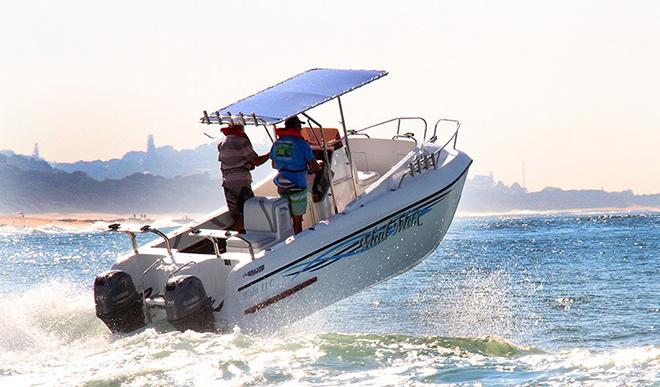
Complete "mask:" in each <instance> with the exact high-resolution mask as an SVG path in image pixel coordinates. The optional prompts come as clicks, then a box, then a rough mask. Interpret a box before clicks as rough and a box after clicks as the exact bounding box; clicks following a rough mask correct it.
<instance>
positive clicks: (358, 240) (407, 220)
mask: <svg viewBox="0 0 660 387" xmlns="http://www.w3.org/2000/svg"><path fill="white" fill-rule="evenodd" d="M447 194H448V193H445V194H444V195H442V196H440V197H438V198H436V199H435V200H433V201H431V202H430V203H426V204H424V205H421V206H419V207H417V208H413V209H410V210H408V211H405V212H403V213H402V214H399V215H396V214H395V215H394V216H390V217H387V218H385V219H383V220H381V221H380V223H379V224H378V225H376V226H375V227H373V228H372V229H371V230H368V231H366V232H363V233H361V234H358V235H356V236H354V237H352V238H350V239H349V240H347V241H345V242H342V243H339V244H338V245H335V246H334V247H332V248H330V249H329V250H328V251H327V252H326V253H324V254H321V255H319V256H318V257H316V258H314V259H312V260H310V261H309V262H304V263H299V264H297V265H294V266H292V267H290V268H288V269H287V270H286V271H285V273H286V274H284V276H285V277H289V276H294V278H295V276H297V275H298V274H300V273H304V272H315V271H318V270H320V269H322V268H324V267H326V266H329V265H331V264H333V263H335V262H337V261H339V260H342V259H344V258H348V257H351V256H354V255H356V254H360V253H364V252H366V251H368V250H370V249H372V248H374V247H376V246H378V245H379V244H381V243H382V242H384V241H385V240H387V239H388V238H391V237H393V236H395V235H397V234H399V233H402V232H404V231H406V230H408V229H411V228H413V227H420V226H422V225H423V223H422V220H423V219H422V217H423V216H424V215H426V214H427V213H428V212H429V211H431V209H432V207H433V206H435V205H436V204H438V203H439V202H440V201H442V199H443V198H444V197H445V196H446V195H447Z"/></svg>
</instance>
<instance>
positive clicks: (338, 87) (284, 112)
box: [201, 69, 387, 125]
mask: <svg viewBox="0 0 660 387" xmlns="http://www.w3.org/2000/svg"><path fill="white" fill-rule="evenodd" d="M385 75H387V72H386V71H382V70H336V69H312V70H308V71H305V72H304V73H302V74H298V75H296V76H295V77H293V78H289V79H287V80H286V81H284V82H281V83H278V84H276V85H274V86H271V87H269V88H267V89H265V90H262V91H260V92H258V93H257V94H254V95H251V96H249V97H247V98H244V99H242V100H240V101H238V102H235V103H233V104H231V105H229V106H226V107H223V108H222V109H219V110H217V111H213V112H211V113H209V116H208V120H207V117H202V118H201V122H203V123H218V117H217V116H218V115H219V116H220V121H221V122H220V123H223V124H228V123H230V119H229V117H231V116H237V115H239V113H242V114H243V115H244V116H245V120H246V123H248V124H251V125H254V124H259V125H261V124H265V125H272V124H277V123H280V122H282V121H284V120H286V119H287V118H289V117H291V116H295V115H297V114H300V113H302V112H304V111H307V110H309V109H311V108H313V107H316V106H318V105H321V104H323V103H325V102H327V101H330V100H332V99H334V98H337V97H339V96H341V95H343V94H346V93H348V92H349V91H352V90H355V89H357V88H359V87H361V86H364V85H366V84H367V83H370V82H372V81H375V80H376V79H378V78H381V77H384V76H385ZM253 113H254V116H256V117H257V121H258V122H256V123H255V122H254V119H253V116H252V114H253Z"/></svg>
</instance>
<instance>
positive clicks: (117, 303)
mask: <svg viewBox="0 0 660 387" xmlns="http://www.w3.org/2000/svg"><path fill="white" fill-rule="evenodd" d="M94 302H95V303H96V316H97V317H98V318H100V319H101V320H103V322H104V323H105V325H107V326H108V328H110V330H111V331H112V332H113V333H128V332H131V331H134V330H136V329H138V328H141V327H143V326H145V322H144V313H143V312H142V297H140V295H139V294H138V292H137V290H135V285H134V284H133V280H132V279H131V276H130V275H128V273H125V272H123V271H120V270H110V271H107V272H105V273H101V274H99V275H97V276H96V279H95V280H94Z"/></svg>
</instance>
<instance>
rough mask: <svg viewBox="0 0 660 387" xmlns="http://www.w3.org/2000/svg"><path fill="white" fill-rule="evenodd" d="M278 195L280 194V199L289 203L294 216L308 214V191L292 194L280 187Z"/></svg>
mask: <svg viewBox="0 0 660 387" xmlns="http://www.w3.org/2000/svg"><path fill="white" fill-rule="evenodd" d="M277 193H278V194H280V197H282V198H285V199H287V200H288V201H289V207H290V209H291V214H292V215H296V216H299V215H305V212H307V189H304V190H302V191H298V192H291V191H289V190H285V189H282V188H280V187H278V188H277Z"/></svg>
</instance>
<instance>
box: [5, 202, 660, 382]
mask: <svg viewBox="0 0 660 387" xmlns="http://www.w3.org/2000/svg"><path fill="white" fill-rule="evenodd" d="M141 238H142V239H141V241H140V242H141V243H144V242H146V241H147V240H149V239H151V238H150V237H148V236H146V237H145V236H141ZM129 250H130V243H129V240H128V238H127V237H126V236H124V235H118V234H110V233H102V232H89V233H83V232H52V231H51V232H42V231H37V230H33V231H26V232H8V233H5V234H3V235H2V236H0V294H1V295H3V297H4V298H6V299H7V298H8V299H12V300H23V301H25V300H26V299H27V300H28V302H31V301H29V300H30V295H31V294H32V293H31V292H34V290H33V289H35V288H40V287H41V288H42V287H43V286H47V287H52V288H53V292H57V291H59V290H61V289H62V288H60V287H58V286H57V284H58V283H63V284H67V286H74V287H75V288H76V289H81V290H80V293H81V294H80V297H81V300H82V301H81V302H82V303H83V304H85V306H82V307H81V310H80V311H79V313H81V314H82V315H83V316H84V318H85V319H86V320H85V321H89V322H86V323H85V324H91V323H92V321H95V319H94V317H93V313H94V311H93V303H92V302H91V297H92V291H91V289H92V284H93V279H94V276H95V275H96V274H97V273H99V272H101V271H104V270H107V269H108V268H109V267H110V266H111V264H112V263H113V262H114V261H115V260H116V257H117V254H118V252H119V253H121V252H127V251H129ZM35 294H36V293H35ZM38 294H39V296H38V297H43V292H40V293H38ZM69 296H70V295H69ZM34 297H37V296H34ZM87 299H89V301H90V302H89V303H86V302H87V301H86V300H87ZM23 301H21V302H23ZM12 302H13V301H12ZM33 302H36V301H33ZM53 302H58V301H57V299H56V298H55V299H54V301H53ZM14 304H15V303H13V304H12V305H14ZM16 308H17V310H18V311H20V308H21V306H20V305H19V306H16ZM16 313H19V312H16ZM21 313H22V312H21ZM34 313H36V314H39V313H40V312H34ZM34 313H32V312H31V314H30V316H32V317H30V318H33V317H34V316H33V314H34ZM16 316H23V314H17V315H16ZM10 317H11V316H10ZM4 318H5V319H6V321H8V322H7V323H6V324H7V325H8V326H15V325H16V324H17V322H16V321H21V318H22V317H20V318H19V317H16V318H15V319H14V320H7V318H8V317H6V316H5V317H4ZM46 318H52V319H57V318H62V316H59V317H58V315H57V314H55V315H53V316H50V315H49V317H44V316H41V317H39V318H37V319H36V320H38V321H41V320H44V319H46ZM67 318H68V317H67ZM1 322H2V320H0V326H2V324H1ZM26 324H27V323H26ZM94 324H96V322H94ZM51 325H52V324H51ZM659 326H660V214H658V213H621V214H586V215H575V214H569V215H551V216H550V215H543V216H539V215H528V216H500V217H463V218H461V217H459V218H456V219H455V220H454V223H453V224H452V226H451V228H450V230H449V233H448V234H447V236H446V238H445V240H444V241H443V242H442V244H441V245H440V246H439V247H438V249H437V250H436V251H435V252H433V253H432V254H431V255H430V256H429V257H427V259H426V260H425V261H423V262H422V263H421V264H420V265H418V266H417V267H415V268H414V269H412V270H411V271H409V272H407V273H405V274H403V275H400V276H398V277H395V278H393V279H390V280H388V281H386V282H384V283H382V284H380V285H378V286H375V287H373V288H370V289H367V290H365V291H363V292H362V293H359V294H357V295H355V296H353V297H351V298H349V299H346V300H343V301H341V302H339V303H337V304H335V305H333V306H331V307H328V308H326V309H324V310H322V311H321V312H319V313H317V314H315V315H314V316H312V317H310V318H309V319H306V320H303V321H302V322H300V323H299V324H297V325H296V326H294V327H293V328H291V329H292V330H294V331H304V332H306V333H307V334H309V335H311V336H305V338H304V339H298V341H295V344H292V343H291V340H292V339H290V340H284V341H283V342H282V343H281V347H277V348H278V349H277V350H279V351H281V352H282V353H289V352H290V356H292V357H294V358H296V359H297V361H298V362H299V363H295V362H294V363H291V362H292V361H293V360H288V361H287V363H286V364H287V365H286V366H282V367H283V368H277V369H276V371H273V369H271V368H267V369H266V368H264V369H265V370H266V371H263V372H262V373H261V371H259V372H257V371H255V369H256V368H255V367H256V366H255V365H254V364H256V363H255V362H256V360H255V359H257V358H258V359H261V357H262V356H270V355H267V354H266V353H261V352H259V351H258V350H256V349H254V348H252V347H250V344H249V342H250V341H249V340H252V339H249V338H244V337H241V338H240V339H239V338H233V339H231V340H234V341H232V342H231V343H230V344H226V343H225V344H226V345H228V346H229V347H228V348H230V349H231V350H230V352H231V351H236V353H239V354H242V355H236V356H238V357H240V356H246V357H247V358H249V359H250V361H247V360H240V361H239V360H236V359H234V360H231V361H230V363H224V360H218V357H217V356H220V355H217V354H216V353H215V352H214V351H213V350H212V349H211V347H208V346H207V344H204V343H208V342H209V341H208V340H224V339H209V338H206V339H204V340H201V339H200V341H199V342H197V341H195V343H196V344H190V343H189V342H188V341H186V343H187V344H186V345H188V346H191V348H193V347H194V348H195V352H194V353H195V354H197V355H192V356H193V357H194V356H199V358H198V361H197V363H198V365H197V366H194V368H188V369H186V368H185V367H183V368H182V370H181V371H180V374H177V373H176V372H175V373H172V372H174V371H172V372H169V371H166V370H161V371H158V372H156V371H154V372H152V373H150V372H149V371H145V372H146V373H145V372H142V373H138V372H137V371H128V370H126V369H124V371H125V373H124V374H122V375H121V376H116V375H115V376H113V375H110V376H108V375H100V374H99V372H100V371H98V369H96V368H94V370H93V371H92V370H91V369H90V370H82V371H81V370H79V369H77V368H76V369H75V371H74V370H73V369H68V367H67V364H70V361H69V363H64V365H60V367H61V368H58V369H63V370H65V371H63V372H64V374H63V375H64V376H63V378H64V377H66V378H69V377H71V375H72V374H75V375H78V376H79V379H77V380H78V381H82V382H80V383H82V384H86V383H88V382H90V381H99V380H100V381H102V382H103V383H106V382H107V383H115V382H117V381H119V384H136V385H143V384H159V381H164V382H165V383H164V384H167V383H173V384H191V383H192V384H197V383H198V382H199V380H198V379H189V378H188V379H187V377H189V374H191V369H194V370H195V372H201V371H200V369H201V368H198V367H201V366H199V364H200V362H202V363H203V361H202V360H203V359H206V358H209V359H213V360H212V363H213V362H215V363H213V364H216V365H215V366H210V367H211V369H213V370H214V372H216V373H218V374H217V375H220V376H217V375H216V376H211V377H210V378H211V380H218V378H222V380H225V381H227V380H231V381H233V382H237V384H241V383H247V384H250V383H252V384H261V383H259V381H262V382H263V383H266V384H270V383H274V384H277V383H280V382H296V383H311V384H316V383H321V384H329V385H333V384H336V383H339V382H340V381H344V380H345V379H344V378H348V379H346V380H348V381H352V382H353V383H358V384H359V383H365V384H376V385H388V382H387V381H386V380H395V381H396V380H399V381H401V382H402V383H412V384H417V383H420V384H427V383H428V384H435V383H468V384H469V383H477V382H479V383H486V384H558V385H564V384H582V383H588V384H600V383H609V384H614V385H616V384H624V383H630V384H640V383H641V384H654V383H660V376H659V375H658V372H659V371H658V370H659V369H660V332H658V327H659ZM95 327H96V328H94V329H96V332H97V334H96V335H93V336H92V337H93V338H94V339H99V337H100V336H98V335H104V336H102V337H110V336H106V335H109V334H108V333H106V332H105V327H104V326H102V325H101V324H99V325H98V326H95ZM5 328H6V327H5ZM28 328H29V329H28ZM58 329H64V328H58ZM77 329H79V330H80V329H82V328H81V327H78V328H77ZM28 331H29V332H32V330H31V328H30V327H23V328H21V329H20V330H18V331H16V332H18V333H13V335H14V336H16V335H21V334H25V335H27V333H25V332H28ZM58 332H59V333H58V334H57V337H59V338H60V339H61V337H62V336H63V335H64V336H66V340H64V342H65V343H68V344H66V345H73V344H72V343H75V342H76V339H75V334H71V333H70V332H69V333H66V334H64V333H62V332H63V331H58ZM100 332H103V333H100ZM146 334H147V333H144V335H146ZM170 334H171V335H177V334H179V333H178V332H173V333H170ZM30 335H31V336H30V338H32V336H34V334H33V333H30ZM181 335H182V336H176V337H177V339H176V340H193V339H192V338H191V336H189V335H188V336H186V334H181ZM49 337H53V336H52V335H51V336H49ZM159 337H162V336H153V337H152V336H149V337H143V340H144V341H143V343H142V344H143V345H145V346H150V345H151V346H155V345H169V343H171V342H172V341H171V340H172V337H170V338H169V339H168V340H169V341H167V343H168V344H164V342H162V341H161V339H160V338H159ZM10 339H11V338H9V339H8V338H7V337H5V338H4V339H2V340H0V344H2V345H3V346H4V347H2V348H3V350H4V351H5V353H13V352H11V351H18V349H17V347H19V346H17V345H14V344H15V343H14V342H15V341H16V340H13V341H12V340H10ZM87 339H90V338H89V337H88V338H87ZM197 339H198V338H194V340H197ZM3 340H4V341H3ZM104 340H111V341H109V342H108V343H109V344H107V345H108V346H112V345H114V346H117V345H119V344H117V342H112V340H115V339H111V338H106V339H104ZM127 340H128V339H127ZM176 340H175V341H176ZM236 340H238V341H236ZM455 340H458V341H455ZM466 340H467V341H466ZM472 340H477V341H472ZM493 340H495V341H493ZM499 340H503V341H499ZM491 342H495V343H505V344H506V345H504V344H502V345H504V346H496V347H490V346H489V345H490V344H489V343H491ZM246 343H248V344H246ZM225 344H222V345H225ZM66 345H65V346H66ZM125 345H126V348H128V346H129V345H133V343H132V342H130V343H129V342H126V343H125ZM178 345H181V343H180V342H179V344H178ZM195 345H203V346H204V349H203V350H200V349H199V347H195ZM218 345H221V344H218ZM255 345H256V344H255ZM264 345H265V344H264V343H261V344H259V348H261V347H262V346H264ZM271 345H274V344H272V342H271ZM278 345H280V344H278ZM61 348H62V347H58V349H49V350H50V351H51V352H50V355H49V356H50V357H51V358H52V357H58V356H61V357H62V358H63V359H66V356H64V355H63V354H62V353H61V352H60V351H61V350H62V349H61ZM108 348H110V347H108ZM245 348H251V351H252V352H249V354H245V353H244V352H241V351H245ZM393 348H398V349H393ZM452 348H453V349H452ZM455 348H459V349H460V351H458V352H451V353H452V355H445V352H446V351H454V350H455ZM493 348H495V349H493ZM512 348H513V349H512ZM42 350H43V349H42ZM271 350H274V349H272V348H271V349H269V351H271ZM305 350H309V351H312V352H314V351H318V352H319V353H322V355H319V356H320V357H314V356H311V355H310V356H311V357H310V358H309V359H307V358H304V356H303V359H302V360H301V358H298V357H297V356H299V354H300V353H301V351H305ZM172 351H174V352H172V353H175V350H172ZM255 351H256V352H255ZM287 351H289V352H287ZM390 351H392V352H390ZM411 351H413V352H411ZM493 351H494V352H493ZM507 351H509V352H510V351H513V353H517V355H516V354H514V355H510V353H509V352H507ZM517 351H522V352H520V353H519V352H517ZM537 351H538V353H542V354H544V355H536V354H537ZM585 351H586V352H585ZM161 352H162V350H161ZM500 352H502V353H500ZM16 353H17V354H16V355H12V356H15V357H4V358H2V357H0V360H1V361H3V362H5V363H6V364H10V365H5V367H6V369H4V370H3V368H2V367H1V366H0V381H1V380H2V375H5V377H9V378H19V377H23V376H25V375H28V376H29V375H41V374H43V375H46V374H49V372H51V369H49V368H48V367H49V366H48V365H44V363H38V364H37V363H36V362H35V363H34V364H32V366H31V368H30V367H28V369H22V368H21V367H26V366H25V363H30V361H29V360H27V359H29V358H27V357H26V358H21V355H20V354H18V352H16ZM127 353H128V352H127ZM163 353H165V352H163ZM167 353H169V352H167ZM269 353H270V352H269ZM411 353H414V356H412V355H410V354H411ZM462 354H463V355H462ZM6 356H9V355H6ZM122 356H123V357H122ZM127 356H128V355H126V354H123V355H121V356H120V357H119V359H127ZM160 356H164V357H166V355H160ZM222 356H224V355H222ZM445 356H446V357H445ZM484 356H485V357H484ZM501 356H504V357H501ZM510 356H513V358H511V357H510ZM538 356H541V357H540V358H539V357H538ZM637 356H640V357H639V358H637ZM269 359H270V358H269ZM539 359H540V360H539ZM630 359H632V360H630ZM63 361H64V360H63ZM104 361H105V360H104ZM237 361H238V363H236V364H238V365H236V364H234V363H231V362H237ZM241 361H245V364H243V363H241ZM628 361H630V362H631V363H630V364H628V363H627V362H628ZM13 362H15V363H16V364H22V365H21V366H18V365H16V366H11V364H13ZM269 362H275V363H276V361H274V360H272V359H270V360H268V361H263V363H264V364H266V363H269ZM624 363H625V364H624ZM217 364H221V365H220V366H218V365H217ZM227 364H229V365H227ZM259 364H261V363H259ZM292 364H293V365H292ZM295 364H298V365H297V366H296V365H295ZM402 364H403V365H402ZM190 367H193V366H190ZM232 367H233V368H232ZM236 367H237V368H236ZM300 370H305V374H304V375H303V376H299V375H298V374H297V373H296V372H297V371H300ZM374 370H376V371H378V372H384V371H382V370H386V371H387V372H392V375H393V376H391V378H390V379H386V380H384V381H382V383H381V381H380V379H378V377H377V374H374V373H373V372H375V371H374ZM379 370H380V371H379ZM206 371H208V370H207V369H206V368H204V372H206ZM195 372H192V374H195ZM256 374H258V376H255V375H256ZM353 374H354V376H353V379H351V377H350V375H353ZM20 375H23V376H20ZM127 375H129V376H127ZM145 375H146V376H145ZM346 375H349V376H346ZM28 376H25V377H28ZM35 377H36V376H35ZM236 378H238V379H236ZM245 378H247V379H245ZM251 378H252V379H251ZM392 378H393V379H392ZM397 378H400V379H397ZM9 380H12V381H16V380H23V379H9ZM25 380H28V382H29V381H30V380H33V379H30V378H29V377H28V379H25ZM34 380H40V379H39V378H38V377H36V379H34ZM56 380H60V381H61V380H62V379H56ZM67 380H68V379H67ZM179 380H182V381H183V382H181V383H179V382H177V381H179ZM28 384H30V383H28ZM92 384H93V383H92ZM395 384H397V383H394V384H391V385H395Z"/></svg>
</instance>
